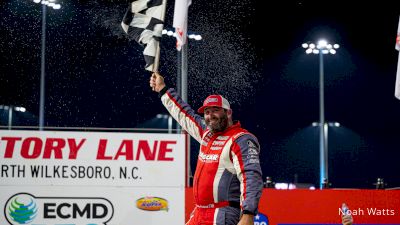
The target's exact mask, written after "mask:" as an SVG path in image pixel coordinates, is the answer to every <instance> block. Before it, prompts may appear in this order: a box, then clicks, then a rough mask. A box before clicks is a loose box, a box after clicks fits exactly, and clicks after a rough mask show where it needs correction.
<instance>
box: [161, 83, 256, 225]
mask: <svg viewBox="0 0 400 225" xmlns="http://www.w3.org/2000/svg"><path fill="white" fill-rule="evenodd" d="M160 95H161V101H162V103H163V105H164V106H165V107H166V108H167V110H168V111H169V113H170V114H171V115H172V117H174V119H175V120H177V121H178V122H179V124H180V125H181V126H182V128H183V129H185V130H186V131H187V132H188V133H189V134H190V135H191V136H192V137H193V138H194V139H196V140H197V141H198V142H199V143H200V152H199V156H198V161H197V167H196V172H195V175H194V181H193V192H194V201H195V204H196V207H195V210H194V213H192V216H191V218H190V220H189V222H188V223H187V224H190V225H198V224H217V225H225V224H232V225H233V224H235V225H236V224H237V223H238V222H239V217H240V213H241V212H242V213H248V214H253V215H255V214H257V211H258V202H259V200H260V197H261V192H262V188H263V181H262V172H261V167H260V160H259V153H260V145H259V143H258V141H257V138H256V137H255V136H254V135H252V134H251V133H249V132H248V131H247V130H245V129H243V128H241V126H240V123H239V122H235V123H234V124H233V125H232V126H230V127H228V128H227V129H226V130H225V131H222V132H218V133H211V132H210V131H209V130H208V129H207V126H206V124H205V121H204V119H203V117H201V116H200V115H197V114H196V113H195V112H194V110H193V109H192V108H191V107H190V106H189V105H188V104H187V103H185V102H184V101H183V100H182V99H181V98H180V96H179V95H178V94H177V93H176V91H175V90H174V89H172V88H171V89H168V90H167V89H166V88H165V89H163V91H161V92H160Z"/></svg>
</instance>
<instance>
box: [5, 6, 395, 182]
mask: <svg viewBox="0 0 400 225" xmlns="http://www.w3.org/2000/svg"><path fill="white" fill-rule="evenodd" d="M58 2H59V3H61V4H62V8H61V9H60V10H53V9H48V10H47V24H46V28H47V30H46V110H45V126H49V127H105V128H134V127H138V126H141V124H143V123H144V122H145V121H147V120H150V119H152V118H154V117H155V116H156V115H157V114H160V113H162V114H165V113H166V110H165V109H164V108H163V106H162V105H161V103H160V102H159V99H158V98H157V95H156V94H155V93H153V92H152V91H151V90H150V88H149V87H148V79H149V76H150V73H149V72H148V71H145V70H144V60H143V56H142V48H141V46H139V45H138V44H137V43H135V42H134V41H130V40H129V39H128V38H127V37H126V36H125V35H124V33H123V32H122V29H121V28H120V26H119V24H120V22H121V20H122V17H123V15H124V13H125V10H126V8H127V2H126V1H125V0H115V1H105V0H104V1H89V0H87V1H78V0H72V1H65V0H64V1H58ZM387 2H389V1H387ZM173 6H174V3H173V1H170V2H168V7H167V14H166V22H165V28H166V29H169V30H172V16H173ZM0 15H1V16H0V40H1V41H0V105H16V106H24V107H25V108H27V112H25V113H21V112H15V113H14V114H15V115H14V117H13V125H17V126H37V125H38V114H39V87H40V57H41V56H40V53H41V29H42V24H41V18H42V14H41V5H39V4H35V3H33V2H32V1H28V0H3V1H1V2H0ZM399 15H400V3H395V1H393V2H391V3H385V2H384V1H381V2H371V3H346V2H344V1H319V2H316V1H315V2H314V1H280V3H277V2H269V1H255V0H249V1H236V0H227V1H196V0H193V3H192V6H191V7H190V8H189V28H188V29H189V32H190V33H192V32H194V33H197V34H201V35H202V37H203V40H202V41H193V40H189V49H188V67H189V68H188V70H189V73H188V76H189V81H188V90H189V93H188V95H189V103H190V104H191V105H192V106H193V108H198V107H199V106H200V105H201V103H202V101H203V99H204V98H205V97H207V96H208V95H209V94H211V93H219V94H222V95H224V96H226V97H227V98H228V100H229V101H230V102H231V105H232V107H233V110H234V117H235V118H236V119H238V120H240V121H241V123H242V125H243V126H244V127H245V128H246V129H248V130H249V131H251V132H253V133H254V134H255V135H256V136H257V137H258V138H259V141H260V143H261V146H262V156H261V157H262V167H263V173H264V176H271V177H272V178H273V180H274V181H276V182H294V181H298V182H302V183H313V184H318V180H319V178H318V177H319V155H318V154H319V131H318V128H317V127H312V126H311V123H312V122H315V121H318V119H319V74H318V73H319V72H318V71H319V70H318V69H319V68H318V66H319V61H318V56H317V55H307V54H305V52H304V49H303V48H301V44H302V43H304V42H308V41H312V42H317V41H318V39H319V38H321V37H324V38H326V39H327V40H328V41H329V42H331V43H338V44H340V48H339V49H338V51H337V54H336V55H326V56H325V57H324V65H325V116H326V120H327V121H331V122H339V123H340V124H341V126H340V127H330V128H329V142H328V146H329V147H328V149H329V177H330V182H331V183H332V187H337V188H347V187H353V188H374V185H373V183H374V182H375V181H376V179H377V178H378V177H382V178H384V179H385V181H386V182H387V184H388V187H396V186H400V174H399V171H400V163H399V162H398V161H399V156H400V154H399V150H400V144H399V140H400V138H399V137H400V129H399V127H400V100H397V99H396V98H395V97H394V85H395V77H396V68H397V58H398V52H397V51H396V50H395V48H394V46H395V38H396V34H397V33H396V31H397V27H398V22H399ZM174 46H175V40H174V39H173V38H171V37H168V36H164V38H163V39H162V43H161V54H162V55H161V62H160V64H161V67H160V72H161V73H162V74H163V75H164V76H165V77H166V81H167V82H168V84H169V85H170V86H175V84H176V72H177V52H176V50H175V48H174ZM7 113H8V112H7V111H5V110H2V111H0V123H1V125H4V126H6V125H7V122H8V120H7V119H8V117H7V116H8V114H7ZM193 145H195V144H193ZM192 152H193V155H192V161H193V162H192V167H193V168H194V166H195V165H194V164H195V158H196V154H197V153H198V149H197V147H196V146H193V148H192Z"/></svg>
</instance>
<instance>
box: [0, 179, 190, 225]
mask: <svg viewBox="0 0 400 225" xmlns="http://www.w3.org/2000/svg"><path fill="white" fill-rule="evenodd" d="M143 200H144V201H143ZM0 202H1V205H2V213H1V215H0V221H2V223H1V224H2V225H7V224H10V225H20V224H27V225H38V224H40V225H55V224H68V225H89V224H90V225H101V224H104V225H130V224H135V225H159V224H182V225H183V224H184V216H183V215H184V195H183V191H182V190H179V189H177V188H154V187H149V188H146V189H144V188H136V187H119V188H118V187H91V188H82V187H74V186H68V187H62V186H57V187H48V186H47V187H40V186H31V187H21V186H0Z"/></svg>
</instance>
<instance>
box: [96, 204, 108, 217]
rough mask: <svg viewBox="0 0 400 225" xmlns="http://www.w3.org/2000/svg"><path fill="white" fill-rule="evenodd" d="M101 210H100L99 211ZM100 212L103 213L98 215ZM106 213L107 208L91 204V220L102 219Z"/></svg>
mask: <svg viewBox="0 0 400 225" xmlns="http://www.w3.org/2000/svg"><path fill="white" fill-rule="evenodd" d="M99 208H101V209H99ZM100 212H103V213H102V214H100ZM107 213H108V209H107V206H105V205H103V204H100V203H98V204H96V203H94V204H93V208H92V218H93V219H100V218H103V217H105V216H106V215H107Z"/></svg>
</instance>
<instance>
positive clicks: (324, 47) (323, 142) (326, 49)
mask: <svg viewBox="0 0 400 225" xmlns="http://www.w3.org/2000/svg"><path fill="white" fill-rule="evenodd" d="M302 47H303V48H305V49H306V53H307V54H311V53H313V54H319V168H320V189H322V188H323V182H324V179H327V180H328V143H327V142H328V141H327V135H326V133H327V130H328V127H327V125H325V105H324V104H325V103H324V54H336V49H338V48H339V45H338V44H334V45H331V44H329V43H328V42H327V41H326V40H319V41H318V44H317V45H316V44H314V43H303V44H302Z"/></svg>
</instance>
